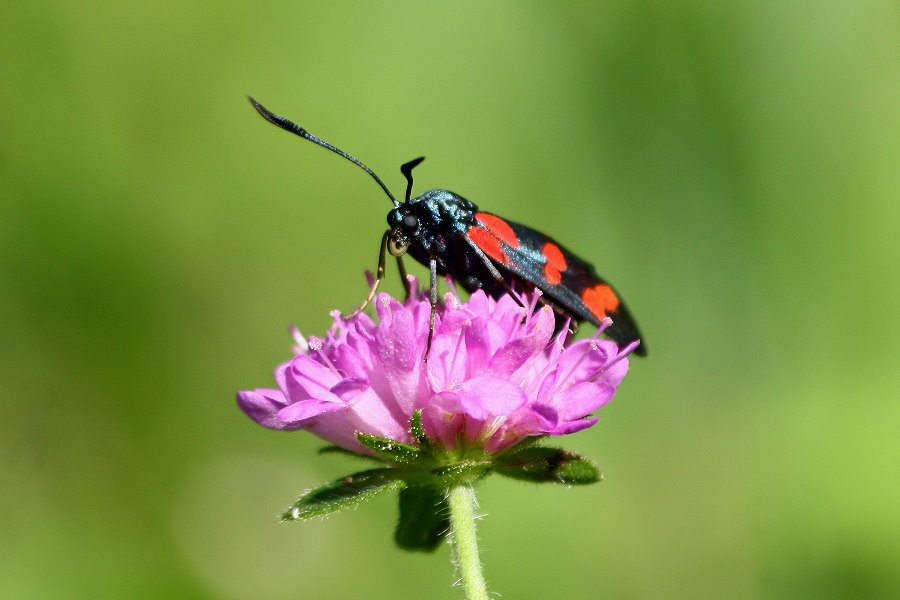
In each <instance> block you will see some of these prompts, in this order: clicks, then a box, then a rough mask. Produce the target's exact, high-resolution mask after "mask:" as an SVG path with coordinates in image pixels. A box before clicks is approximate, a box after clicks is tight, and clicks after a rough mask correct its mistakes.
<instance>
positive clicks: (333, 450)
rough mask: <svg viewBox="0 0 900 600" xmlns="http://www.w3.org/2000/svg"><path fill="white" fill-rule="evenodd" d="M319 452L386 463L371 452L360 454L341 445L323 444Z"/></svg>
mask: <svg viewBox="0 0 900 600" xmlns="http://www.w3.org/2000/svg"><path fill="white" fill-rule="evenodd" d="M317 452H318V453H319V454H340V455H341V456H350V457H352V458H362V459H364V460H371V461H375V462H377V463H378V464H384V461H383V460H381V459H380V458H378V457H377V456H370V455H369V454H360V453H359V452H354V451H353V450H347V449H346V448H341V447H340V446H323V447H321V448H319V449H318V450H317Z"/></svg>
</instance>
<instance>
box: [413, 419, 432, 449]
mask: <svg viewBox="0 0 900 600" xmlns="http://www.w3.org/2000/svg"><path fill="white" fill-rule="evenodd" d="M409 433H410V435H411V436H412V439H413V440H414V441H415V442H416V445H417V446H418V447H419V448H421V449H422V450H423V451H424V452H430V451H431V449H432V446H431V442H430V441H429V440H428V437H427V436H426V435H425V429H424V428H423V427H422V411H421V410H417V411H416V412H414V413H413V416H412V419H410V421H409Z"/></svg>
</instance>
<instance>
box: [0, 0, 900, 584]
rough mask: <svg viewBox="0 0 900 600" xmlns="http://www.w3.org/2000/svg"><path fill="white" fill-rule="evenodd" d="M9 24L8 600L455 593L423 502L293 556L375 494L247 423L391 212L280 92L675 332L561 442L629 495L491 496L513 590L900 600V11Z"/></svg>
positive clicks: (384, 165) (4, 495)
mask: <svg viewBox="0 0 900 600" xmlns="http://www.w3.org/2000/svg"><path fill="white" fill-rule="evenodd" d="M0 13H2V17H0V22H2V24H0V47H2V56H3V60H2V61H0V80H2V82H3V90H4V93H3V94H2V97H0V108H2V111H0V114H2V116H0V328H2V331H0V335H2V338H3V343H2V345H0V353H2V354H0V376H2V384H3V393H2V415H0V427H2V429H0V461H2V462H0V467H2V472H0V476H2V480H0V511H2V518H0V541H2V543H0V596H2V597H4V598H16V599H38V598H41V599H43V598H75V599H80V598H85V599H86V598H90V599H98V598H192V599H193V598H201V599H210V600H213V599H226V600H243V599H258V598H267V599H269V598H270V599H276V600H277V599H293V598H348V599H353V598H397V599H406V598H409V599H417V598H434V599H441V598H458V597H460V596H461V592H460V590H459V589H458V588H452V587H451V583H452V581H453V575H452V573H451V570H450V565H449V562H448V560H447V558H448V552H447V549H446V548H442V549H441V550H439V551H438V552H437V553H436V554H435V555H427V556H423V555H415V554H406V553H404V552H402V551H400V550H398V549H396V548H395V547H393V546H392V543H391V533H392V527H393V524H394V521H395V518H396V505H395V504H396V498H393V497H379V498H377V499H375V500H373V501H372V502H370V503H368V504H367V505H364V506H363V507H361V508H360V509H359V510H355V511H349V512H346V513H339V514H336V515H335V516H333V517H330V518H328V519H322V520H317V521H314V522H311V523H306V524H299V525H296V524H294V525H282V524H278V523H277V522H276V518H275V517H276V515H277V514H278V513H279V511H280V510H281V509H282V508H284V507H285V506H286V505H287V504H288V503H289V502H290V501H292V499H293V498H294V497H295V496H296V494H298V493H299V492H301V491H303V490H305V489H308V488H309V487H311V486H315V485H318V484H320V483H324V482H326V481H329V480H331V479H333V478H335V477H338V476H341V475H344V474H346V473H348V472H350V471H351V470H353V469H358V468H360V465H359V464H357V463H354V462H353V461H352V460H351V459H349V458H345V457H335V456H316V455H315V450H316V449H317V448H318V447H320V446H321V445H322V444H321V443H320V442H319V441H317V440H316V439H315V438H313V437H312V436H309V435H307V434H304V433H292V434H280V433H276V432H272V431H269V430H265V429H263V428H261V427H258V426H256V425H255V424H253V423H252V422H251V421H250V420H249V419H247V418H246V417H244V416H243V415H242V414H241V413H240V412H239V411H238V410H237V408H236V407H235V403H234V393H235V391H236V390H238V389H244V388H253V387H261V386H268V385H270V382H271V370H272V368H273V367H274V366H275V365H276V364H278V363H279V362H280V361H282V360H284V359H285V358H287V357H288V356H289V352H290V344H291V340H290V337H289V335H288V333H287V329H288V326H289V325H291V324H297V325H298V326H300V327H301V328H302V330H303V331H304V332H305V333H309V334H317V333H321V332H322V331H324V329H325V328H326V326H327V325H328V323H329V317H328V311H330V310H332V309H335V308H340V309H344V310H346V309H349V308H351V307H352V306H353V305H354V304H355V303H358V302H359V301H360V300H361V299H362V298H363V296H364V294H365V290H366V286H365V281H364V279H363V271H364V270H365V269H371V268H372V267H373V266H374V262H375V258H376V252H377V244H378V240H379V239H380V235H381V233H382V232H383V230H384V228H385V221H384V218H385V214H386V213H387V210H388V208H389V203H388V202H387V200H386V199H385V198H384V196H383V195H382V193H381V191H380V190H379V189H378V188H377V187H376V186H375V185H374V184H373V182H372V181H371V180H370V179H369V178H368V177H367V176H366V175H365V174H364V173H362V172H360V171H359V170H358V169H356V168H355V167H353V166H352V165H350V164H348V163H346V162H345V161H343V160H340V159H339V158H337V157H335V156H334V155H331V154H330V153H328V152H325V151H323V150H321V149H319V148H315V147H314V146H312V145H311V144H308V143H306V142H304V141H302V140H299V139H297V138H294V137H292V136H289V135H287V134H286V133H284V132H282V131H279V130H277V129H275V128H273V127H272V126H270V125H268V124H266V123H265V122H264V121H263V120H262V119H260V118H259V117H258V116H257V115H256V114H255V112H254V111H253V110H252V109H251V107H250V106H249V105H248V104H247V102H246V100H245V98H244V96H245V95H246V94H248V93H252V94H253V95H254V96H256V97H257V98H259V99H260V100H261V101H262V102H264V103H265V104H267V105H268V106H269V107H270V108H271V109H273V110H275V111H276V112H279V113H281V114H284V115H286V116H289V117H291V118H293V119H295V120H297V121H299V122H301V123H303V124H304V125H306V126H307V127H308V128H309V129H310V130H312V131H313V132H314V133H316V134H319V135H321V136H322V137H324V138H325V139H327V140H329V141H331V142H333V143H335V144H336V145H338V146H339V147H341V148H343V149H345V150H347V151H349V152H351V153H352V154H354V155H356V156H357V157H358V158H360V159H362V160H363V161H364V162H366V163H368V165H369V166H370V167H372V168H373V169H374V170H375V171H376V172H378V173H379V174H380V175H381V177H382V178H383V179H385V180H386V182H387V183H388V185H389V186H391V187H392V188H393V189H394V190H395V192H396V193H401V194H402V191H403V179H402V177H401V176H400V174H399V171H398V169H397V168H398V166H399V165H400V164H401V163H402V162H404V161H406V160H408V159H410V158H413V157H415V156H418V155H420V154H424V155H426V156H427V157H428V160H427V161H426V162H425V163H424V164H423V165H422V166H421V167H419V169H418V170H417V172H416V181H417V183H416V189H417V190H418V191H419V192H421V191H424V190H426V189H431V188H436V187H447V188H450V189H452V190H454V191H457V192H459V193H461V194H463V195H464V196H466V197H468V198H470V199H472V200H473V201H475V202H476V203H478V204H480V205H481V207H482V208H485V209H488V210H490V211H492V212H496V213H498V214H501V215H504V216H507V217H509V218H512V219H514V220H516V221H519V222H523V223H527V224H530V225H533V226H535V227H537V228H538V229H541V230H544V231H547V232H550V233H552V234H553V235H554V236H555V237H557V238H559V239H561V240H563V241H564V243H565V244H567V245H568V246H570V247H571V248H572V249H574V250H576V251H577V252H578V253H579V254H581V255H583V256H584V257H586V258H588V259H590V260H591V261H593V262H594V263H595V264H596V265H597V266H598V269H599V271H600V273H602V274H603V275H604V276H605V277H607V278H608V279H610V280H611V281H613V282H614V283H615V284H616V285H617V287H619V289H620V290H622V291H623V292H624V295H625V297H626V298H627V300H628V302H629V304H630V306H631V308H632V309H633V312H634V313H635V314H636V315H637V317H638V319H639V321H640V323H641V326H642V328H643V329H644V332H645V335H646V338H647V340H648V342H649V347H650V348H651V356H650V357H649V358H648V359H646V360H635V361H634V362H633V366H632V372H631V374H630V375H629V378H628V379H627V380H626V382H625V384H624V385H623V386H622V387H621V389H620V392H619V395H618V396H617V398H616V399H615V400H614V402H613V403H612V404H610V405H609V406H608V407H606V408H604V409H603V411H602V413H603V417H604V418H603V420H602V421H601V423H600V424H599V425H598V426H597V427H595V428H593V429H591V430H589V431H586V432H583V433H580V434H578V435H577V436H573V437H572V438H570V439H568V440H566V442H567V445H568V446H569V447H571V448H573V449H575V450H577V451H580V452H583V453H585V454H587V455H588V456H591V457H593V458H594V459H596V460H597V461H598V462H600V463H601V465H602V466H603V468H604V470H605V472H606V473H607V480H606V481H605V482H603V483H602V484H600V485H596V486H592V487H589V488H580V489H565V488H563V487H559V486H546V487H538V486H534V485H528V484H524V483H519V482H513V481H510V480H503V479H500V478H496V477H495V478H491V479H489V480H487V481H486V482H484V484H483V485H481V486H480V488H479V493H480V502H481V510H482V511H483V512H484V513H485V514H486V515H487V516H486V518H484V519H483V520H482V521H481V522H480V536H481V539H482V546H483V551H484V555H483V558H484V559H485V561H486V563H487V566H486V573H487V576H488V578H489V581H490V584H491V588H492V589H493V590H495V591H497V592H499V593H501V594H502V596H503V597H505V598H660V599H663V598H665V599H669V598H691V599H694V600H696V599H702V598H733V599H751V598H753V599H755V598H765V599H770V598H776V599H777V598H791V599H798V598H800V599H803V598H816V599H830V598H890V597H893V598H896V597H898V595H900V579H898V570H897V569H898V564H900V562H898V557H900V511H898V506H900V482H898V473H900V459H898V442H897V438H898V431H900V413H898V406H897V405H898V398H900V389H898V358H900V345H898V333H900V331H898V330H900V327H898V325H900V318H898V299H900V282H898V271H900V269H898V258H900V242H898V237H900V236H898V232H900V219H898V216H900V209H898V204H897V202H898V198H900V177H898V156H900V152H898V151H900V79H898V77H897V74H898V67H900V35H898V34H900V10H898V5H897V4H896V3H895V2H890V1H888V0H885V1H864V2H859V1H851V0H825V1H824V2H813V1H810V0H805V1H804V0H801V1H798V2H782V1H777V0H753V1H736V2H716V1H712V0H678V1H675V2H666V1H659V0H638V1H634V0H613V1H611V2H603V3H581V2H578V3H565V2H561V3H546V2H511V1H498V2H469V1H461V2H454V3H452V4H450V3H442V4H438V3H422V2H405V1H403V2H399V1H398V2H391V3H386V2H368V1H366V2H354V3H343V2H330V3H329V2H306V1H295V2H263V3H259V4H253V3H246V2H224V3H223V2H202V1H200V2H198V1H194V2H172V1H170V0H160V1H157V2H153V3H133V2H126V3H121V2H109V1H103V0H97V1H93V2H62V1H58V0H57V1H53V0H49V1H36V2H29V3H14V4H9V5H8V6H6V7H4V8H3V9H2V11H0ZM390 266H391V267H392V265H390ZM414 270H415V272H416V273H419V274H424V270H423V269H420V268H418V269H414ZM388 282H389V287H388V289H389V290H393V291H395V292H396V291H399V285H398V284H397V278H396V276H395V275H394V274H393V273H391V274H390V275H389V278H388Z"/></svg>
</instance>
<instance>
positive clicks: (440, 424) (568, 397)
mask: <svg viewBox="0 0 900 600" xmlns="http://www.w3.org/2000/svg"><path fill="white" fill-rule="evenodd" d="M411 284H412V285H411V288H412V289H414V290H416V291H414V292H413V294H411V296H410V297H409V298H408V299H407V300H406V301H404V302H401V301H399V300H396V299H394V298H392V297H391V296H389V295H388V294H379V295H378V296H377V297H376V300H375V307H376V313H377V316H378V322H377V323H376V322H374V321H373V320H372V319H371V318H369V317H368V316H367V315H365V314H362V313H360V314H357V315H356V316H354V317H352V318H349V319H346V320H345V319H343V318H341V316H340V315H339V314H338V313H333V316H334V324H333V325H332V327H331V329H330V330H329V332H328V334H327V335H326V336H325V337H324V338H316V337H310V338H308V340H303V339H300V338H299V336H298V347H297V354H296V356H294V358H293V359H291V360H290V361H288V362H286V363H284V364H282V365H281V366H279V367H278V368H277V369H276V370H275V380H276V382H277V384H278V389H257V390H253V391H242V392H238V404H239V406H240V407H241V409H243V410H244V412H245V413H247V415H248V416H250V417H251V418H252V419H253V420H255V421H256V422H257V423H259V424H261V425H264V426H265V427H269V428H272V429H284V430H294V429H305V430H307V431H310V432H312V433H314V434H316V435H318V436H319V437H321V438H324V439H326V440H328V441H330V442H332V443H334V444H336V445H338V446H341V447H343V448H346V449H348V450H352V451H354V452H359V453H367V454H371V453H372V452H371V450H370V449H368V448H366V447H365V446H363V445H362V444H360V442H359V441H358V438H357V434H358V433H366V434H370V435H374V436H378V437H381V438H389V439H392V440H397V441H401V442H406V443H414V440H413V439H412V436H411V433H410V421H411V419H412V417H413V414H414V413H415V412H416V411H421V415H422V416H421V423H422V428H423V429H424V432H425V434H426V436H427V437H428V439H429V441H430V442H431V443H432V444H433V445H435V446H436V447H442V448H444V449H446V450H449V451H465V450H468V449H473V448H475V449H481V450H483V451H484V452H485V453H487V454H490V453H493V452H497V451H499V450H503V449H505V448H508V447H510V446H513V445H515V444H516V443H518V442H520V441H522V440H524V439H525V438H528V437H531V436H540V435H562V434H567V433H573V432H576V431H580V430H582V429H585V428H587V427H590V426H592V425H593V424H594V423H596V422H597V420H598V418H597V417H593V416H590V415H591V413H593V412H594V411H596V410H597V409H599V408H600V407H601V406H603V405H604V404H606V403H607V402H609V400H610V399H611V398H612V397H613V395H614V394H615V391H616V387H617V386H618V385H619V383H620V382H621V381H622V379H623V378H624V377H625V373H626V372H627V370H628V358H627V355H628V354H629V353H630V352H631V350H632V349H633V348H634V346H636V343H635V344H632V345H630V346H628V347H627V348H625V349H622V350H620V349H619V348H618V346H617V345H616V344H615V343H614V342H612V341H608V340H601V339H599V338H598V337H597V336H594V337H593V338H591V339H585V340H580V341H576V342H574V343H567V336H568V332H567V331H566V330H565V329H564V330H563V331H562V332H560V333H558V334H555V333H554V330H555V321H556V319H555V316H554V313H553V310H552V309H551V308H550V307H549V306H546V305H542V304H541V303H540V302H539V292H534V293H530V294H524V295H522V297H521V300H522V301H523V303H524V304H525V307H523V306H520V305H519V304H518V303H517V302H516V300H514V299H513V298H512V297H510V296H503V297H501V298H500V299H499V300H495V299H493V298H490V297H488V296H487V295H485V294H484V293H483V292H481V291H476V292H475V293H473V294H472V295H471V297H470V298H469V300H468V301H467V302H462V301H460V300H459V298H457V296H456V295H454V294H453V293H448V294H447V295H446V296H445V298H444V302H443V303H442V304H441V305H439V307H438V311H437V314H436V315H435V325H434V334H433V340H432V344H431V349H430V352H429V354H428V359H427V361H425V360H423V357H424V356H425V351H426V346H427V341H428V333H429V315H430V311H431V306H430V304H429V302H428V300H427V299H426V298H425V297H424V295H423V294H422V293H421V292H419V291H418V286H417V284H416V282H415V281H411ZM607 324H608V323H607ZM601 330H602V328H601Z"/></svg>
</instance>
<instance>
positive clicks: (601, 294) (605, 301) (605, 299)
mask: <svg viewBox="0 0 900 600" xmlns="http://www.w3.org/2000/svg"><path fill="white" fill-rule="evenodd" d="M581 299H582V300H583V301H584V305H585V306H587V307H588V310H589V311H591V312H592V313H594V316H595V317H597V318H598V319H604V318H606V315H607V314H608V313H611V312H615V310H616V309H617V308H619V297H618V296H616V293H615V292H614V291H612V288H610V287H609V286H608V285H606V284H605V283H598V284H596V285H593V286H591V287H589V288H587V289H585V290H584V291H583V292H581Z"/></svg>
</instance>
